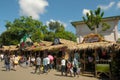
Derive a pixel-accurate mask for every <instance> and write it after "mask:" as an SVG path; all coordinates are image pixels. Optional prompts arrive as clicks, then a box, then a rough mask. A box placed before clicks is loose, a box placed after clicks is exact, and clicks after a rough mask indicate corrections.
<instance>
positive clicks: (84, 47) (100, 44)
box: [77, 42, 116, 49]
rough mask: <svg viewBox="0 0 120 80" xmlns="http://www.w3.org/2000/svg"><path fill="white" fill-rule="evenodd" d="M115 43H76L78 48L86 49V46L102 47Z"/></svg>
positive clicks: (92, 47)
mask: <svg viewBox="0 0 120 80" xmlns="http://www.w3.org/2000/svg"><path fill="white" fill-rule="evenodd" d="M115 44H116V43H112V42H94V43H82V44H78V45H77V47H78V49H87V48H90V49H95V48H98V47H102V48H107V47H112V46H113V45H115Z"/></svg>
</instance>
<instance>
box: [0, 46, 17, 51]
mask: <svg viewBox="0 0 120 80" xmlns="http://www.w3.org/2000/svg"><path fill="white" fill-rule="evenodd" d="M0 50H2V51H6V50H9V51H16V50H18V48H17V46H16V45H10V46H3V47H2V48H0Z"/></svg>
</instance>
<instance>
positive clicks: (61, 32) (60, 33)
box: [49, 21, 76, 41]
mask: <svg viewBox="0 0 120 80" xmlns="http://www.w3.org/2000/svg"><path fill="white" fill-rule="evenodd" d="M49 29H50V31H51V32H52V33H54V34H53V36H52V37H53V38H52V40H54V38H55V37H57V38H63V39H67V40H72V41H76V36H75V34H73V33H72V32H69V31H66V30H65V27H64V25H63V24H61V23H60V22H58V21H55V22H50V23H49ZM49 37H50V36H49Z"/></svg>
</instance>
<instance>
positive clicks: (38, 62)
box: [34, 55, 41, 74]
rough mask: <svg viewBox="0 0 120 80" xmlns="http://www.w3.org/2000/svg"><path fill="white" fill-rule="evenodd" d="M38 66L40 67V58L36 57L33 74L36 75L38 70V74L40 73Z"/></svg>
mask: <svg viewBox="0 0 120 80" xmlns="http://www.w3.org/2000/svg"><path fill="white" fill-rule="evenodd" d="M40 65H41V58H40V56H39V55H38V56H37V58H36V64H35V72H34V73H36V72H37V70H39V74H40V73H41V71H40Z"/></svg>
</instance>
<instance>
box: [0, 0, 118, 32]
mask: <svg viewBox="0 0 120 80" xmlns="http://www.w3.org/2000/svg"><path fill="white" fill-rule="evenodd" d="M98 7H101V9H102V11H104V17H110V16H120V0H2V1H1V2H0V34H1V33H2V32H4V31H5V30H6V28H5V24H6V21H11V22H13V21H14V19H15V18H20V16H32V17H33V19H37V20H40V21H41V22H43V24H48V23H49V22H50V21H59V22H60V23H62V24H63V25H64V26H65V29H66V30H67V31H70V32H73V33H75V32H76V31H75V28H74V27H73V26H72V24H71V22H74V21H82V20H83V19H82V17H83V16H85V14H86V13H87V12H89V11H90V10H96V9H97V8H98ZM119 27H120V21H119Z"/></svg>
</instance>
